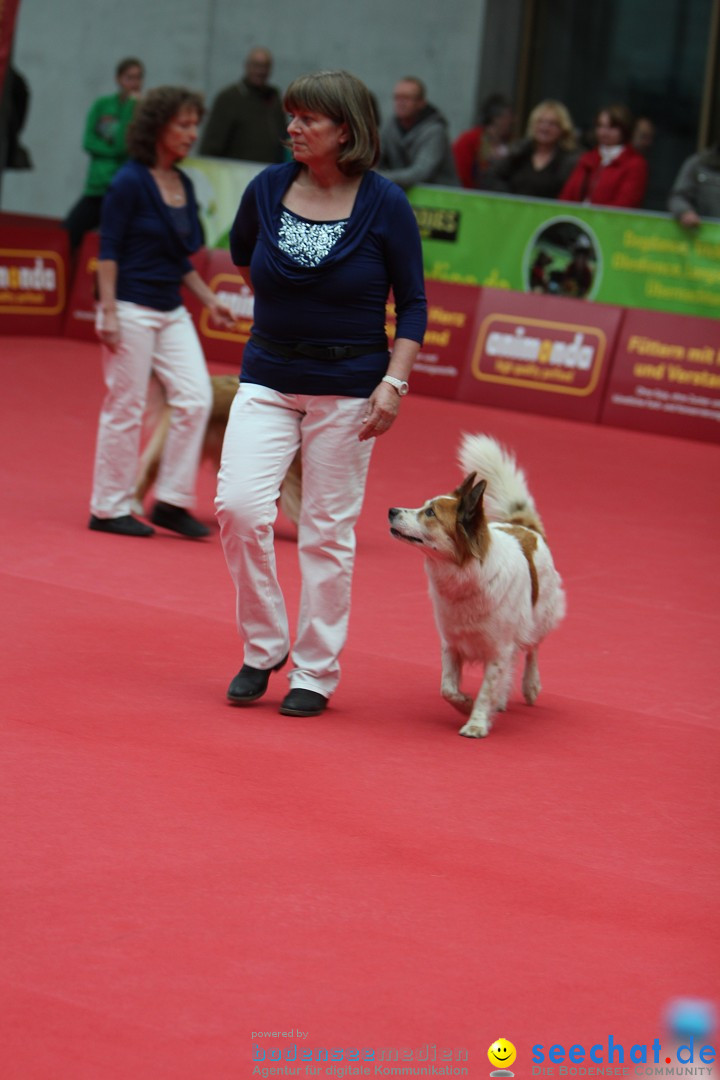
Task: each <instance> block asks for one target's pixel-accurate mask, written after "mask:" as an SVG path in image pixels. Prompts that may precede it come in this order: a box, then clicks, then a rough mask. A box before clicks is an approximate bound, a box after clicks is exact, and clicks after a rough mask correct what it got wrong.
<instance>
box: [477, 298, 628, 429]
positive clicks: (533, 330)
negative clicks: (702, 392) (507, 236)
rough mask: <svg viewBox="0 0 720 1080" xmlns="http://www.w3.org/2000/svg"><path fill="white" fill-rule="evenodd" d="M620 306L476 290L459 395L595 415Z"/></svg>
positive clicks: (574, 416)
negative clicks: (474, 321)
mask: <svg viewBox="0 0 720 1080" xmlns="http://www.w3.org/2000/svg"><path fill="white" fill-rule="evenodd" d="M621 319H622V309H621V308H616V307H610V306H608V305H605V304H588V303H586V302H585V301H583V300H570V299H564V298H562V297H552V296H539V295H534V294H525V293H516V292H510V291H509V290H505V289H487V288H485V289H483V290H482V292H481V297H480V305H479V309H478V315H477V330H476V332H475V335H474V342H473V345H472V353H471V356H470V362H469V363H468V364H467V365H466V366H465V370H464V373H463V375H462V377H461V379H460V385H459V397H460V398H461V399H462V400H463V401H471V402H477V403H478V404H482V405H496V406H499V407H500V408H504V409H518V410H521V411H523V412H535V413H543V414H545V415H547V416H562V417H565V418H566V419H570V420H586V421H597V420H598V419H599V417H600V409H601V406H602V399H603V392H604V389H605V383H606V381H607V377H608V371H609V368H610V363H611V360H612V355H613V349H614V346H615V341H616V338H617V334H618V330H619V327H620V321H621Z"/></svg>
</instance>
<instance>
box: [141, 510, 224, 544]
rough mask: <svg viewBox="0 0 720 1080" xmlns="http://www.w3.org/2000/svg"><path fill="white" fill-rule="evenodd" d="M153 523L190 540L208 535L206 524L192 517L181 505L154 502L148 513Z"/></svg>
mask: <svg viewBox="0 0 720 1080" xmlns="http://www.w3.org/2000/svg"><path fill="white" fill-rule="evenodd" d="M150 520H151V521H152V523H153V525H159V526H160V528H161V529H170V531H171V532H176V533H179V534H180V536H187V537H189V539H190V540H201V539H202V538H203V537H205V536H209V535H210V530H209V529H208V527H207V525H203V523H202V521H198V519H197V518H194V517H193V516H192V514H190V513H189V512H188V511H187V510H186V509H185V508H184V507H183V506H172V505H171V504H170V503H166V502H158V503H155V506H154V507H153V511H152V513H151V515H150Z"/></svg>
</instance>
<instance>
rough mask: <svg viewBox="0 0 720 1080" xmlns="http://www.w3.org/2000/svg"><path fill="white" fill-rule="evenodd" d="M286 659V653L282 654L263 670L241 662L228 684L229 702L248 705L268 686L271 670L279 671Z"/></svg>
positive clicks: (261, 694) (259, 696)
mask: <svg viewBox="0 0 720 1080" xmlns="http://www.w3.org/2000/svg"><path fill="white" fill-rule="evenodd" d="M288 655H289V654H288ZM287 659H288V658H287V655H286V656H283V658H282V660H281V661H280V663H279V664H276V665H275V667H271V668H267V669H265V670H264V671H263V670H262V669H261V668H256V667H251V666H250V664H243V666H242V667H241V668H240V670H239V671H238V673H237V675H236V676H235V678H234V679H233V681H232V682H231V683H230V685H229V686H228V691H227V699H228V701H229V702H230V704H231V705H250V704H251V702H253V701H257V699H258V698H261V697H262V696H263V694H264V693H265V691H266V690H267V688H268V683H269V682H270V676H271V675H272V673H273V671H279V670H280V668H281V667H284V666H285V664H286V663H287Z"/></svg>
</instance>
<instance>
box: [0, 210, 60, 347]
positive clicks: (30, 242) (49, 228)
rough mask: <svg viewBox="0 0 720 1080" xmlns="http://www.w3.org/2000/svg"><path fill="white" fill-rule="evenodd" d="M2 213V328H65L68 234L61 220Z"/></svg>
mask: <svg viewBox="0 0 720 1080" xmlns="http://www.w3.org/2000/svg"><path fill="white" fill-rule="evenodd" d="M20 220H21V218H20V215H15V214H13V215H0V333H2V334H60V333H62V324H63V319H64V317H65V305H66V303H67V288H68V284H67V283H68V239H67V233H66V232H65V230H64V229H63V228H62V227H61V226H60V225H58V224H57V223H56V222H54V221H52V220H50V219H45V220H43V219H42V218H29V219H28V220H27V221H25V222H23V223H22V224H20V223H19V221H20Z"/></svg>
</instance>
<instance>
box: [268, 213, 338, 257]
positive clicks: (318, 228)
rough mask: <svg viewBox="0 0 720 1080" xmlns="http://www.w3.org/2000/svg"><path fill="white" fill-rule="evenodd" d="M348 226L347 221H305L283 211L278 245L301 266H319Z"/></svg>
mask: <svg viewBox="0 0 720 1080" xmlns="http://www.w3.org/2000/svg"><path fill="white" fill-rule="evenodd" d="M346 225H347V221H304V220H303V219H302V218H299V217H296V216H295V214H292V213H290V211H289V210H283V211H282V214H281V216H280V226H279V228H278V244H279V246H280V249H281V250H282V251H284V252H285V254H286V255H289V256H290V258H291V259H292V260H293V261H294V262H296V263H299V265H300V266H317V265H318V263H320V262H322V260H323V259H324V258H325V256H326V255H327V254H328V252H329V251H330V250H331V249H332V248H333V247H334V246H335V244H336V243H337V242H338V240H339V239H340V237H341V236H342V234H343V233H344V232H345V226H346Z"/></svg>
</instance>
